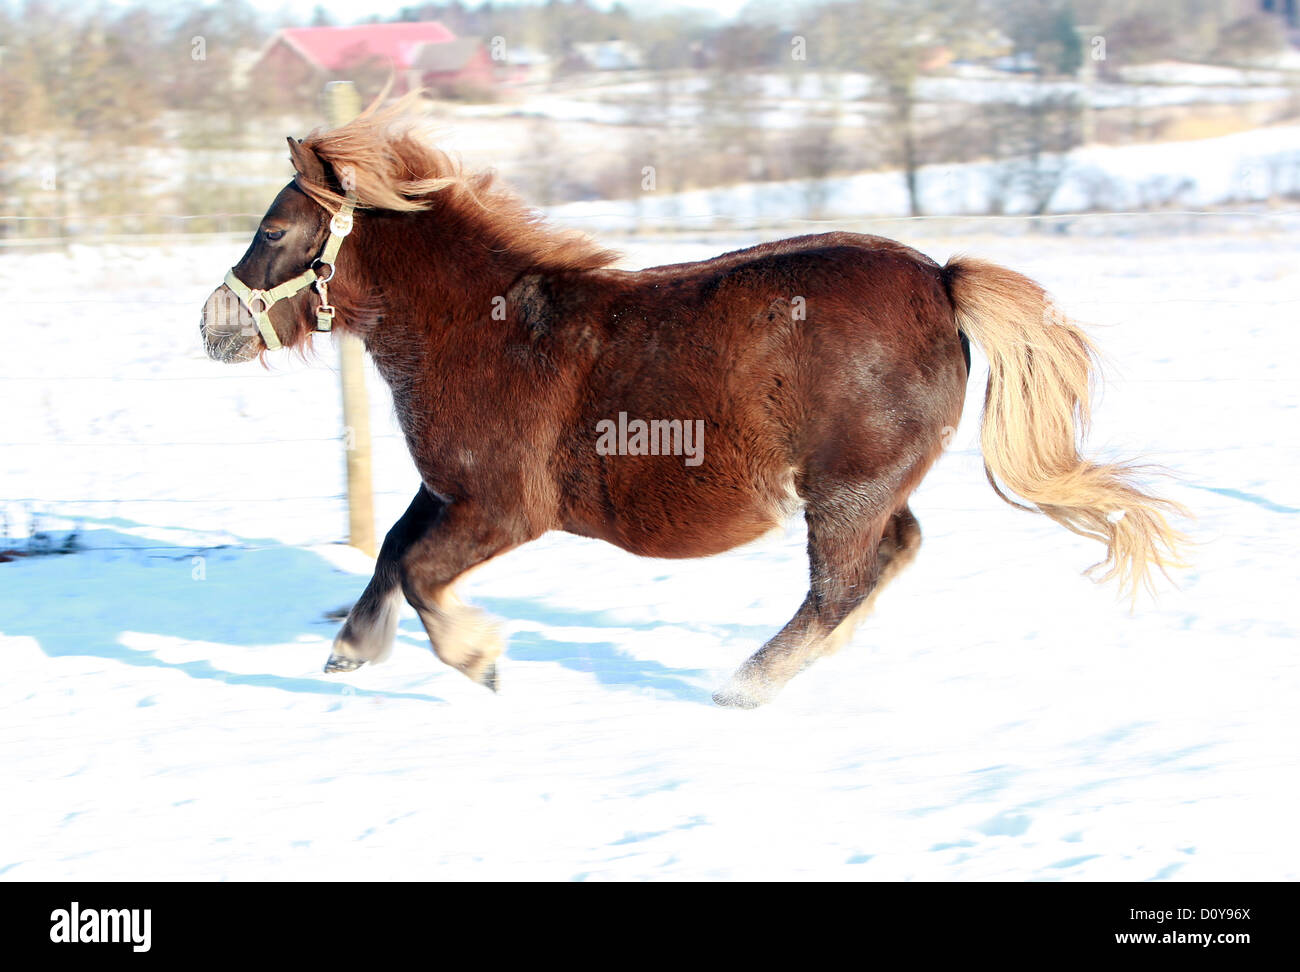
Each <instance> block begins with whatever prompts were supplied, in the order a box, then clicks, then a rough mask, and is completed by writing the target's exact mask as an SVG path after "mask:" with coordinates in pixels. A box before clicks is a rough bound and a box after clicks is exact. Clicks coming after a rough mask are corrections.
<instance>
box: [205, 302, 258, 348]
mask: <svg viewBox="0 0 1300 972" xmlns="http://www.w3.org/2000/svg"><path fill="white" fill-rule="evenodd" d="M199 333H200V334H201V335H202V336H203V346H204V348H205V350H206V351H207V352H208V357H209V358H212V359H213V360H214V361H222V362H226V363H232V364H233V363H235V362H239V361H248V360H250V359H251V358H253V357H256V355H257V350H258V341H257V339H258V330H257V321H255V320H254V319H253V315H252V314H250V313H249V311H248V308H247V307H245V306H244V305H243V303H241V302H240V300H239V297H238V295H237V294H236V293H235V292H234V291H233V290H231V289H230V288H229V287H227V286H226V285H225V284H222V285H221V286H220V287H218V288H217V289H216V290H214V291H212V293H211V294H210V295H209V296H208V299H207V301H206V302H204V304H203V317H202V318H201V319H200V321H199Z"/></svg>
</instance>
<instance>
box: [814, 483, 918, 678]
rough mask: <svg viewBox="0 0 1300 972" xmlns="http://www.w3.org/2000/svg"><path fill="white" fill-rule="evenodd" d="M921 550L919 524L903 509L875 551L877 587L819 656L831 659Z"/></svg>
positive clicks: (849, 617) (890, 520)
mask: <svg viewBox="0 0 1300 972" xmlns="http://www.w3.org/2000/svg"><path fill="white" fill-rule="evenodd" d="M920 549H921V524H920V523H918V522H917V520H916V517H915V516H914V515H913V514H912V511H911V509H909V508H908V507H906V506H904V507H903V508H902V509H900V510H899V511H898V512H897V513H895V514H894V515H893V516H892V517H890V519H889V523H887V524H886V525H885V532H884V535H883V536H882V537H881V538H880V546H879V547H877V548H876V557H877V558H878V560H879V561H880V564H879V569H878V574H877V577H876V586H875V587H874V588H873V589H872V591H871V593H870V594H868V595H867V597H866V599H865V600H863V602H862V603H861V604H859V605H858V606H857V607H856V608H854V609H853V610H852V611H850V612H849V615H848V617H846V618H845V619H844V620H843V621H841V622H840V623H839V624H838V625H837V626H836V628H835V630H834V631H832V632H831V633H830V635H829V637H827V639H826V641H825V642H824V643H823V644H822V648H821V656H822V657H825V656H826V655H833V654H834V653H835V652H837V651H839V650H840V649H841V648H843V647H844V646H845V645H846V644H848V643H849V639H851V638H852V637H853V632H854V630H855V629H856V628H857V626H858V625H859V624H861V623H862V622H863V621H864V620H865V619H866V618H867V616H868V615H870V614H871V612H872V611H873V610H874V609H875V607H876V601H877V599H878V598H879V597H880V592H881V591H882V590H884V589H885V585H886V584H888V583H889V582H890V581H891V580H893V579H894V578H895V577H897V576H898V575H899V574H900V573H901V572H902V570H903V568H905V567H906V566H907V565H908V564H910V563H911V562H912V561H913V560H915V559H916V554H917V552H918V551H919V550H920Z"/></svg>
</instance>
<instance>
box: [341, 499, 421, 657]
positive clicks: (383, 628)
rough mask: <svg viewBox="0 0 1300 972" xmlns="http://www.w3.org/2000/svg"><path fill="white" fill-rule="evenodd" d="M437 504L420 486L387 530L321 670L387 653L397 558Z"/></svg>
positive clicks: (398, 585) (398, 602) (397, 591)
mask: <svg viewBox="0 0 1300 972" xmlns="http://www.w3.org/2000/svg"><path fill="white" fill-rule="evenodd" d="M442 505H443V504H442V502H441V501H440V500H438V499H437V498H436V497H434V496H433V495H432V494H431V493H430V492H429V491H428V490H427V489H425V488H424V487H423V486H421V487H420V491H419V492H418V493H416V494H415V499H413V500H411V505H410V506H408V507H407V508H406V512H405V513H403V514H402V516H401V518H400V519H398V521H397V522H396V523H395V524H393V528H392V529H391V530H389V531H388V535H387V536H386V537H385V538H384V544H383V546H382V547H381V548H380V550H379V557H378V559H377V560H376V561H375V573H374V576H372V577H371V578H370V583H369V584H367V585H366V589H365V591H364V592H363V593H362V594H361V597H360V598H359V599H358V600H357V603H356V604H354V605H353V606H352V610H351V611H349V612H348V617H347V620H346V621H344V622H343V627H342V628H341V629H340V630H339V633H338V635H337V636H336V637H335V638H334V647H333V649H332V650H331V651H330V657H329V660H328V661H326V662H325V671H327V672H352V671H356V670H357V669H358V668H360V667H361V666H362V665H364V664H365V663H366V662H379V661H382V660H383V659H384V658H385V657H386V656H387V655H388V652H389V650H390V649H391V648H392V645H393V638H394V637H395V636H396V634H397V619H398V614H399V613H400V611H401V607H402V558H403V557H404V556H405V555H406V552H407V551H408V550H409V549H410V548H411V546H412V545H413V544H414V543H416V542H417V541H418V540H419V539H420V538H421V537H423V536H424V534H425V533H426V532H427V531H428V530H429V529H430V527H431V526H432V524H433V523H434V522H435V521H436V520H437V518H438V515H439V513H440V512H441V510H442Z"/></svg>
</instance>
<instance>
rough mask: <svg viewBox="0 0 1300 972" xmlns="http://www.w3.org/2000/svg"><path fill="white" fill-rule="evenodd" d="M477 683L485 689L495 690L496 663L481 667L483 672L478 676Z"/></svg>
mask: <svg viewBox="0 0 1300 972" xmlns="http://www.w3.org/2000/svg"><path fill="white" fill-rule="evenodd" d="M478 683H479V684H480V685H482V686H483V687H484V688H486V689H491V690H492V691H493V692H495V691H496V690H497V688H498V686H499V682H498V679H497V664H496V662H493V663H492V664H491V665H489V666H488V667H487V668H485V669H483V674H482V675H480V676H479V677H478Z"/></svg>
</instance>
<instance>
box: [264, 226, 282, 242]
mask: <svg viewBox="0 0 1300 972" xmlns="http://www.w3.org/2000/svg"><path fill="white" fill-rule="evenodd" d="M262 235H263V236H265V237H266V238H267V239H268V240H270V241H272V242H275V241H276V240H278V239H280V237H282V236H284V230H282V229H278V230H267V231H266V232H265V233H263V234H262Z"/></svg>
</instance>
